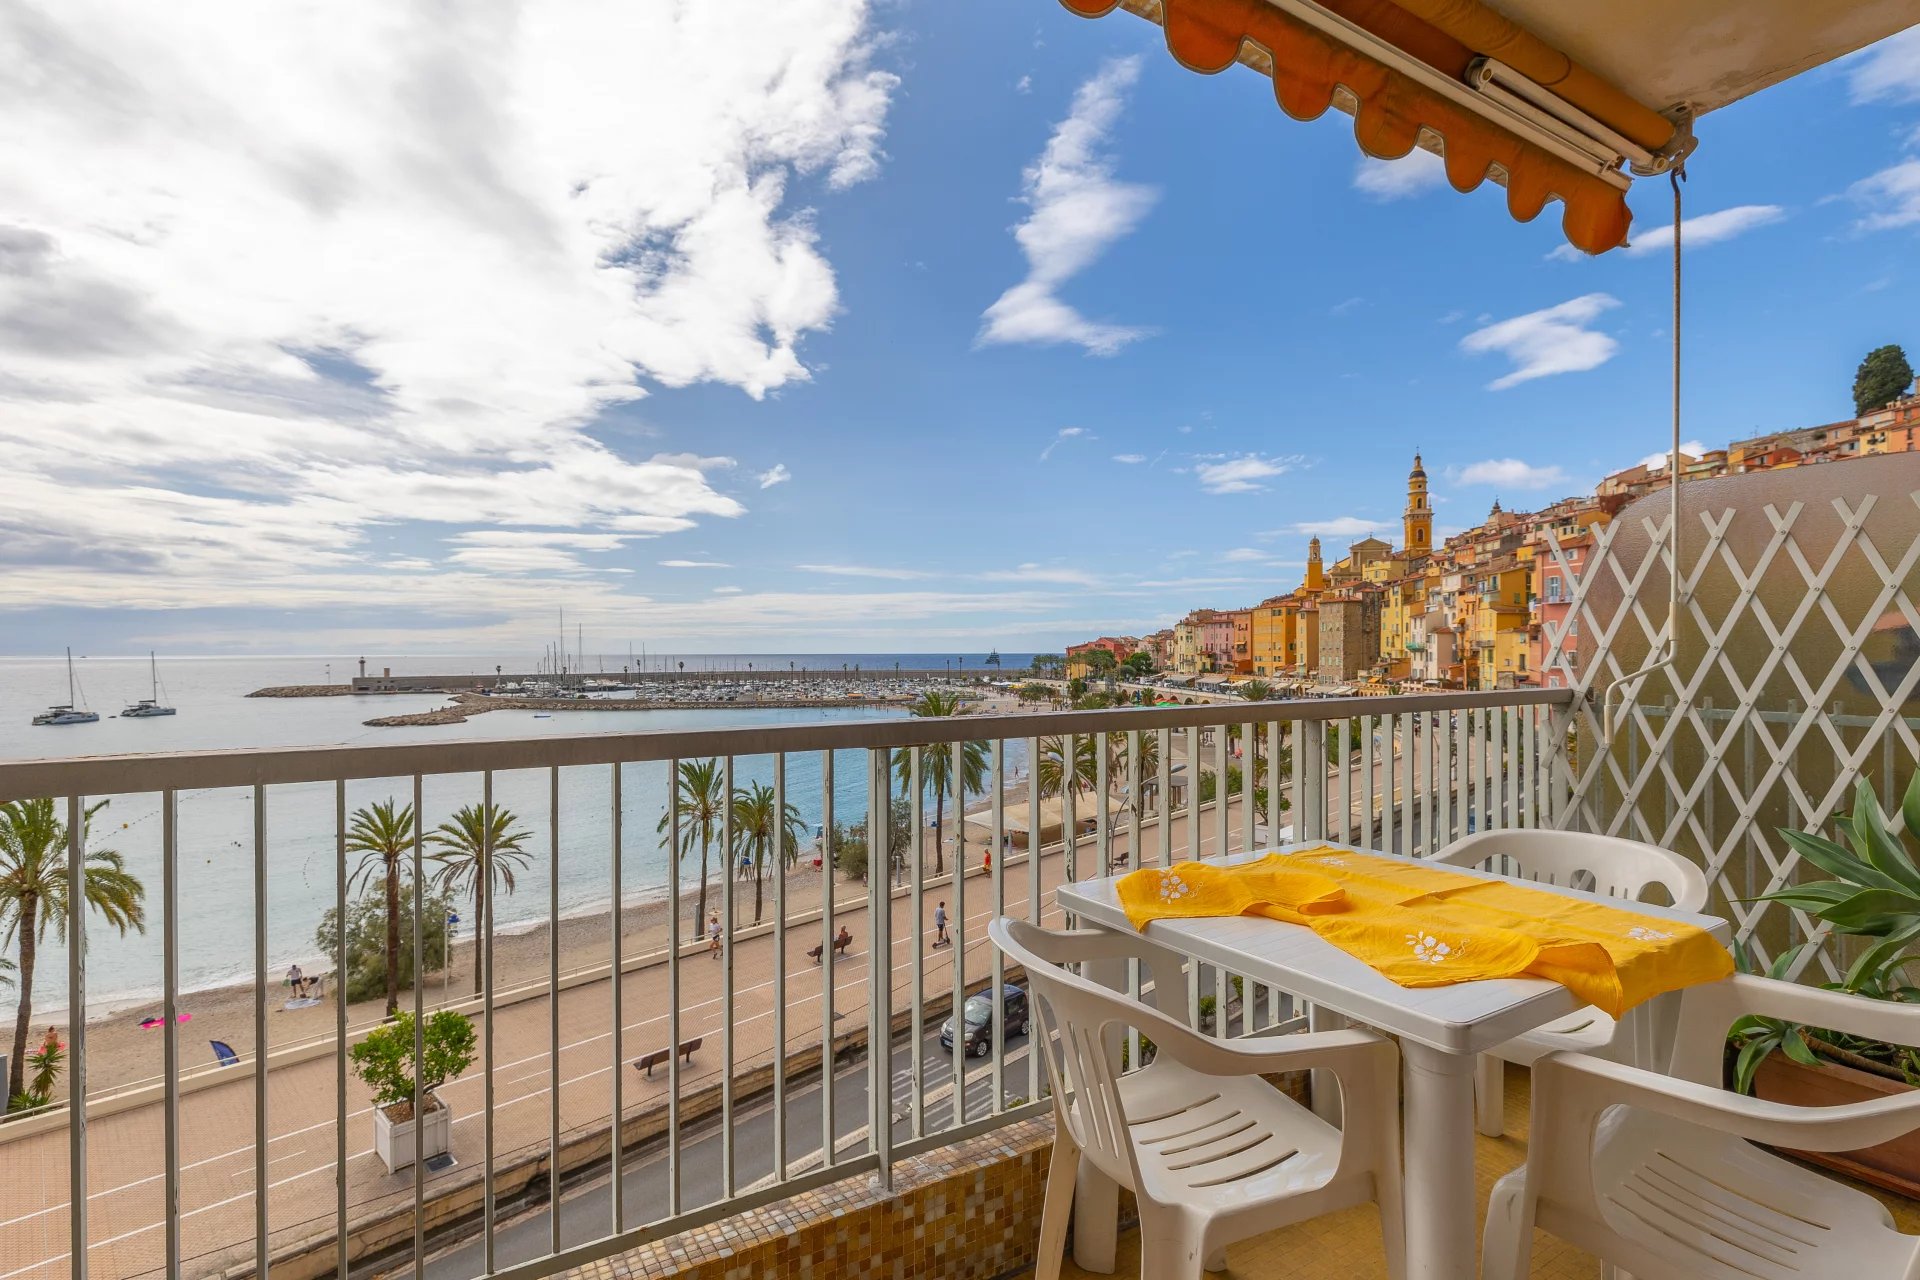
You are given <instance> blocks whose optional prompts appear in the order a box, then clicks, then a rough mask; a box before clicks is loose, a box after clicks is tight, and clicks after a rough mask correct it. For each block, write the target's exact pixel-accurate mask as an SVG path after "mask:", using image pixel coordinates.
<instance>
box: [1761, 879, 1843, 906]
mask: <svg viewBox="0 0 1920 1280" xmlns="http://www.w3.org/2000/svg"><path fill="white" fill-rule="evenodd" d="M1858 892H1859V890H1858V889H1857V888H1855V887H1854V886H1853V885H1850V884H1844V883H1842V882H1841V881H1838V880H1818V881H1815V882H1814V883H1812V884H1795V885H1788V886H1787V887H1786V888H1784V889H1775V890H1774V891H1773V892H1772V893H1763V894H1761V895H1760V896H1759V898H1757V899H1755V901H1758V902H1778V903H1780V904H1782V905H1783V906H1788V907H1796V908H1798V909H1800V910H1802V911H1812V912H1820V911H1824V910H1826V909H1827V908H1828V907H1835V906H1838V905H1840V904H1841V903H1843V902H1845V901H1846V900H1847V899H1848V898H1851V897H1852V896H1853V895H1854V894H1856V893H1858Z"/></svg>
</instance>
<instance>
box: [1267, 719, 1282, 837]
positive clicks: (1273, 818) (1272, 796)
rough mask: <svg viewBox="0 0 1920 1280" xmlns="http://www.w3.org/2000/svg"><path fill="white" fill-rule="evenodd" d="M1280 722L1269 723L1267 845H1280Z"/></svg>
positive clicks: (1270, 721)
mask: <svg viewBox="0 0 1920 1280" xmlns="http://www.w3.org/2000/svg"><path fill="white" fill-rule="evenodd" d="M1281 785H1282V784H1281V781H1280V721H1279V720H1277V719H1275V720H1269V721H1268V722H1267V844H1268V845H1269V846H1271V845H1277V844H1279V843H1280V815H1281V814H1282V813H1283V812H1284V810H1283V809H1281V807H1280V797H1281V795H1282V792H1281V790H1280V787H1281Z"/></svg>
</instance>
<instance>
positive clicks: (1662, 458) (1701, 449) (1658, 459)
mask: <svg viewBox="0 0 1920 1280" xmlns="http://www.w3.org/2000/svg"><path fill="white" fill-rule="evenodd" d="M1708 447H1709V446H1708V445H1706V444H1705V443H1704V442H1702V441H1699V440H1682V441H1681V442H1680V452H1681V453H1684V454H1686V455H1687V456H1688V457H1691V458H1697V457H1699V456H1700V455H1701V454H1703V453H1705V452H1706V451H1707V449H1708ZM1640 465H1641V466H1643V467H1650V468H1652V469H1653V470H1655V471H1665V470H1666V469H1667V451H1666V450H1665V449H1662V450H1661V451H1660V452H1659V453H1650V454H1648V455H1647V456H1646V457H1644V458H1642V459H1640Z"/></svg>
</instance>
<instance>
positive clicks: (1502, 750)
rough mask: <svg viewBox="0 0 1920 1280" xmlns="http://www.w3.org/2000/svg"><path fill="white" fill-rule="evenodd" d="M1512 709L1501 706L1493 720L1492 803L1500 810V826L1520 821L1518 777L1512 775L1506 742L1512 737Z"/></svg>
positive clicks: (1514, 825) (1513, 825)
mask: <svg viewBox="0 0 1920 1280" xmlns="http://www.w3.org/2000/svg"><path fill="white" fill-rule="evenodd" d="M1513 725H1514V709H1513V708H1512V707H1502V708H1501V709H1500V710H1499V711H1497V712H1495V713H1494V721H1493V803H1494V805H1495V806H1496V807H1497V808H1498V809H1499V811H1500V825H1501V826H1502V827H1518V826H1521V825H1522V823H1521V821H1520V815H1519V812H1518V811H1519V808H1520V798H1519V794H1518V793H1519V787H1518V785H1517V783H1518V781H1519V779H1518V778H1516V777H1514V776H1513V770H1512V765H1511V760H1510V757H1509V756H1508V755H1507V751H1508V747H1507V744H1508V742H1509V741H1511V740H1512V738H1513Z"/></svg>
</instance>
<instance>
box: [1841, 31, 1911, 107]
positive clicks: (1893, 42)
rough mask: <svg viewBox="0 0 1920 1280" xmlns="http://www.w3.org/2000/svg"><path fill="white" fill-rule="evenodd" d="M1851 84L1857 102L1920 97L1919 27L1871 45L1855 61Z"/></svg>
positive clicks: (1908, 99) (1900, 100)
mask: <svg viewBox="0 0 1920 1280" xmlns="http://www.w3.org/2000/svg"><path fill="white" fill-rule="evenodd" d="M1848 87H1849V88H1850V89H1851V90H1852V94H1853V100H1854V101H1855V102H1856V103H1858V102H1877V101H1881V100H1891V101H1894V102H1913V101H1915V100H1920V27H1911V28H1909V29H1907V30H1906V31H1902V32H1901V33H1900V34H1899V35H1895V36H1888V37H1887V38H1886V39H1885V40H1882V41H1880V42H1879V43H1878V44H1874V45H1869V46H1868V47H1867V48H1866V49H1865V51H1863V52H1862V54H1861V55H1860V57H1859V59H1858V60H1857V61H1856V62H1855V63H1854V64H1853V73H1852V75H1851V76H1850V77H1849V82H1848Z"/></svg>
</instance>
